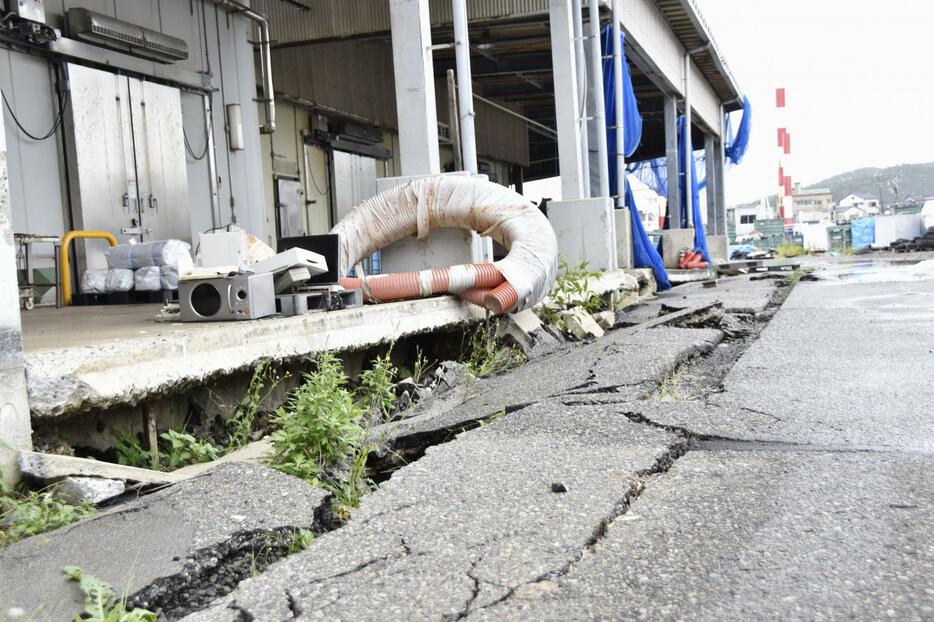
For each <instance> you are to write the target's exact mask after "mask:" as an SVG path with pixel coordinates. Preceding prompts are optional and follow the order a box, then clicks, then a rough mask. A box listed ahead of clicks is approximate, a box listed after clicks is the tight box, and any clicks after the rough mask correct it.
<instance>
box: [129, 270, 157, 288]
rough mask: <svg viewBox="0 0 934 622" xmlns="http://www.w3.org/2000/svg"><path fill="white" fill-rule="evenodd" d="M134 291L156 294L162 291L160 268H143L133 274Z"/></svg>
mask: <svg viewBox="0 0 934 622" xmlns="http://www.w3.org/2000/svg"><path fill="white" fill-rule="evenodd" d="M133 279H134V282H135V286H136V291H140V292H157V291H159V290H160V289H162V268H160V267H159V266H145V267H142V268H139V269H137V270H136V271H134V273H133Z"/></svg>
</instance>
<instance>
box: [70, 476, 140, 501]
mask: <svg viewBox="0 0 934 622" xmlns="http://www.w3.org/2000/svg"><path fill="white" fill-rule="evenodd" d="M125 490H126V484H125V483H124V482H123V480H119V479H106V478H102V477H66V478H65V479H63V480H62V481H60V482H58V483H57V484H56V485H55V496H56V497H58V498H59V499H62V500H63V501H65V502H66V503H71V504H73V505H80V504H82V503H91V504H93V505H97V504H98V503H103V502H104V501H108V500H110V499H113V498H114V497H119V496H120V495H122V494H123V493H124V491H125Z"/></svg>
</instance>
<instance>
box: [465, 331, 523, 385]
mask: <svg viewBox="0 0 934 622" xmlns="http://www.w3.org/2000/svg"><path fill="white" fill-rule="evenodd" d="M497 327H498V323H497V322H496V321H493V322H490V321H487V322H481V323H480V324H479V325H478V326H477V328H476V329H475V330H474V331H473V333H471V335H470V339H469V341H468V343H467V346H466V348H464V347H463V346H462V348H461V349H462V350H466V352H465V353H463V354H462V355H461V358H462V362H463V363H464V365H466V366H467V371H468V372H469V373H470V374H471V375H472V376H474V377H476V378H486V377H487V376H495V375H496V374H502V373H504V372H506V371H509V370H510V369H513V368H515V367H518V366H520V365H522V364H523V363H525V361H526V360H527V359H526V357H525V354H523V353H522V350H521V349H520V348H519V347H518V346H511V347H509V346H506V345H504V344H503V343H502V342H501V341H500V340H499V339H498V338H497V337H496V329H497Z"/></svg>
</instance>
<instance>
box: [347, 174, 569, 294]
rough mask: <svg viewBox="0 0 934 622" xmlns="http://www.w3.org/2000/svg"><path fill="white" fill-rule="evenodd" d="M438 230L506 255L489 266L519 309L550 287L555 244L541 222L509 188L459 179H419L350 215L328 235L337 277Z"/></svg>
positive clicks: (532, 208)
mask: <svg viewBox="0 0 934 622" xmlns="http://www.w3.org/2000/svg"><path fill="white" fill-rule="evenodd" d="M443 227H457V228H460V229H470V230H473V231H476V232H477V233H479V234H480V235H484V236H489V237H491V238H493V239H494V240H496V241H497V242H498V243H499V244H501V245H502V246H503V247H504V248H506V249H507V250H508V251H509V253H508V254H507V255H506V257H504V258H503V259H501V260H500V261H497V262H494V265H495V266H496V268H497V269H498V270H499V271H500V273H502V275H503V277H504V278H505V279H506V280H507V281H509V283H511V284H512V286H513V287H514V288H515V289H516V291H517V292H518V294H519V305H518V309H525V308H528V307H531V306H533V305H535V304H537V303H538V302H539V301H541V300H542V299H543V298H544V297H545V295H546V294H547V293H548V292H549V291H550V290H551V288H552V287H553V286H554V283H555V277H556V275H557V271H558V242H557V239H556V238H555V233H554V230H553V229H552V228H551V224H550V223H549V222H548V219H547V218H546V217H545V216H544V214H542V213H541V212H540V211H539V210H538V208H537V207H535V206H534V205H533V204H532V203H531V202H529V201H528V200H526V199H525V198H524V197H523V196H522V195H520V194H518V193H516V192H514V191H512V190H510V189H509V188H506V187H504V186H500V185H499V184H495V183H492V182H489V181H486V180H483V179H478V178H474V177H465V176H459V175H439V176H435V177H425V178H422V179H417V180H414V181H411V182H409V183H407V184H404V185H402V186H397V187H395V188H390V189H389V190H386V191H384V192H381V193H380V194H378V195H376V196H375V197H372V198H370V199H367V200H366V201H364V202H363V203H361V204H360V205H358V206H356V207H354V208H353V209H352V210H351V211H350V212H349V213H348V214H347V216H345V217H344V219H343V220H341V221H340V222H339V223H337V225H336V226H335V227H334V228H333V229H332V230H331V233H336V234H338V235H339V236H340V242H341V251H340V272H341V274H342V275H346V274H347V273H348V272H349V271H350V269H351V268H352V267H353V266H354V265H356V264H357V263H358V262H359V261H361V260H363V259H364V258H365V257H369V256H370V255H371V254H373V253H374V252H375V251H377V250H380V249H382V248H385V247H387V246H389V245H390V244H392V243H393V242H395V241H397V240H400V239H402V238H404V237H406V236H410V235H417V236H418V237H419V239H424V238H425V237H427V236H428V233H429V231H431V230H434V229H440V228H443ZM438 267H441V266H438Z"/></svg>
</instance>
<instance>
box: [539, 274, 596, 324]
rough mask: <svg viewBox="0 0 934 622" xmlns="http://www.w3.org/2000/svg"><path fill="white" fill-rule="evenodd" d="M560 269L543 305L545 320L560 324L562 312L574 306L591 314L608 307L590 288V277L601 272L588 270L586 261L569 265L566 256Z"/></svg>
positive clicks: (594, 276)
mask: <svg viewBox="0 0 934 622" xmlns="http://www.w3.org/2000/svg"><path fill="white" fill-rule="evenodd" d="M559 269H560V273H559V274H558V278H557V279H556V280H555V286H554V287H553V288H552V290H551V291H550V292H549V293H548V298H547V299H546V301H545V304H544V305H543V306H542V314H541V315H542V319H543V320H544V321H545V322H547V323H548V324H552V325H555V324H558V321H559V319H560V317H559V316H560V314H561V312H562V311H566V310H568V309H570V308H572V307H580V308H581V309H583V310H584V311H586V312H587V313H590V314H593V313H597V312H599V311H603V310H604V309H606V307H607V304H606V301H605V300H604V299H603V297H602V296H600V295H599V294H597V293H595V292H593V291H591V289H590V279H594V278H597V277H599V276H600V272H595V271H592V270H588V269H587V262H586V261H585V262H583V263H581V264H578V265H576V266H572V265H569V264H568V262H567V259H566V258H564V257H562V258H561V263H560V265H559Z"/></svg>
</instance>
